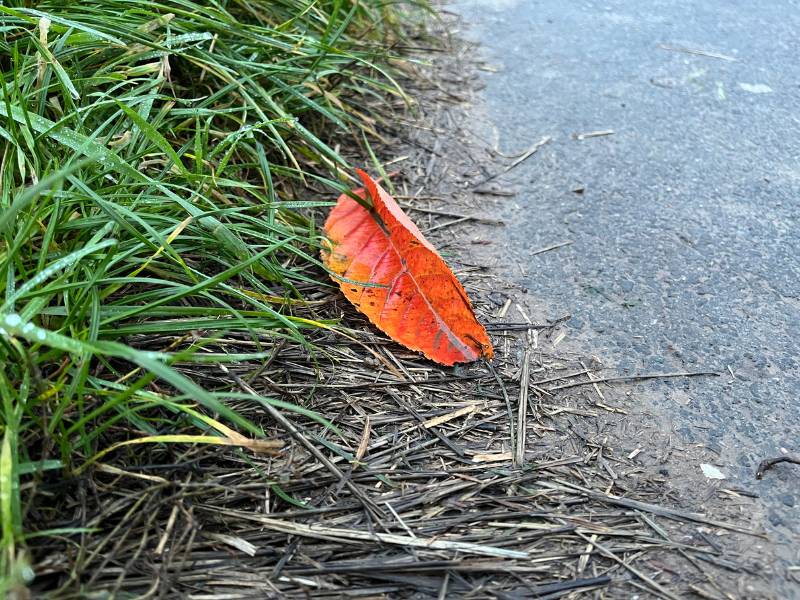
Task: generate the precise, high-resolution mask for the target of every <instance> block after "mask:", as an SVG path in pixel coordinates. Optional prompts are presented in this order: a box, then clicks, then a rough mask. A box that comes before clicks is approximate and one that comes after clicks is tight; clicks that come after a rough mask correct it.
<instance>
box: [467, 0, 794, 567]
mask: <svg viewBox="0 0 800 600" xmlns="http://www.w3.org/2000/svg"><path fill="white" fill-rule="evenodd" d="M451 7H452V8H454V9H455V10H457V11H458V12H459V13H461V14H462V15H463V16H464V17H465V19H466V22H467V24H468V25H469V29H468V30H467V31H465V32H463V33H464V34H465V35H466V37H468V38H469V39H472V40H479V41H480V42H481V43H482V45H483V48H482V50H481V53H482V56H483V58H484V59H485V60H486V61H487V62H488V63H489V64H490V65H493V66H495V67H497V69H498V70H497V72H496V73H487V74H486V76H485V78H484V79H485V83H486V86H487V87H486V89H485V90H484V92H483V93H482V96H483V99H484V101H485V106H486V110H487V112H488V119H489V121H490V122H491V124H492V125H493V126H494V128H495V130H496V132H497V136H498V141H499V145H500V148H501V150H503V151H504V152H512V151H514V150H521V149H525V148H526V147H529V146H531V145H532V144H533V143H534V142H536V141H537V140H538V139H540V138H541V137H542V136H545V135H548V136H552V137H553V141H552V142H551V143H550V144H548V145H546V146H544V147H543V148H541V149H540V150H539V152H538V153H537V154H536V155H535V156H534V157H533V158H531V159H530V160H528V161H526V162H525V163H523V164H522V165H520V166H519V167H517V168H515V169H514V170H513V171H512V172H511V173H510V174H509V175H508V176H506V177H505V178H504V179H503V180H501V181H502V182H503V184H507V185H510V186H514V188H515V189H516V190H517V192H518V195H517V196H516V197H515V198H513V199H511V200H509V203H508V207H507V208H506V209H505V210H506V215H505V216H506V217H507V219H508V221H509V227H508V228H507V229H508V236H509V243H510V247H509V250H508V256H509V257H515V258H516V259H517V260H519V261H520V262H521V264H522V266H523V268H524V270H525V272H526V273H527V275H526V276H521V275H519V270H517V269H512V271H514V272H515V273H517V275H516V277H517V278H518V280H519V282H520V283H521V284H523V285H524V286H525V287H527V288H528V289H529V290H530V294H531V295H533V297H535V298H537V301H538V302H539V303H540V305H541V307H542V310H543V312H544V313H546V314H548V315H550V316H552V317H558V316H561V315H563V314H565V313H570V314H572V315H573V318H572V320H571V321H570V326H571V328H572V331H573V334H574V337H575V338H576V339H578V340H580V343H581V344H582V345H583V346H584V348H585V350H586V351H587V352H591V353H595V354H597V355H598V356H600V357H602V359H603V360H604V361H607V360H610V361H611V362H612V363H615V367H616V368H617V369H618V370H620V371H622V372H626V371H627V372H631V373H633V372H653V371H672V370H701V369H713V370H717V371H724V372H726V373H727V375H726V376H723V377H718V378H708V379H702V380H698V379H695V380H686V381H671V382H665V383H661V384H658V387H657V388H654V389H655V390H656V393H654V394H652V397H651V398H650V399H649V400H646V399H645V400H642V402H648V401H649V402H652V403H653V404H654V405H658V406H657V407H656V408H659V409H660V410H663V411H665V414H666V413H668V414H669V415H670V416H671V419H672V421H673V422H674V423H675V424H676V425H677V429H678V431H679V433H680V434H681V435H682V436H683V437H684V438H685V439H686V440H688V441H689V442H695V443H700V444H704V445H706V446H708V447H709V448H711V449H712V450H713V451H714V452H716V453H717V454H718V456H719V460H718V462H717V465H718V466H719V468H720V470H721V471H722V472H723V473H724V474H725V475H726V476H727V477H728V479H729V483H730V485H735V486H739V487H741V488H744V489H747V490H750V491H752V492H754V493H757V494H759V495H760V500H759V501H760V502H762V503H763V506H764V513H765V516H766V520H767V521H768V522H767V523H766V524H765V526H766V527H767V528H768V529H772V531H773V533H775V535H777V536H779V537H782V538H783V539H784V540H786V541H788V542H790V543H791V542H792V541H794V542H798V540H800V537H798V536H800V467H797V466H791V465H782V466H780V467H776V468H775V469H774V470H773V471H770V472H769V474H768V475H767V476H766V477H765V478H764V480H763V481H760V482H757V481H755V480H754V478H753V473H754V471H755V468H756V466H757V464H758V462H759V461H760V460H761V459H762V458H765V457H771V456H776V455H779V454H780V453H781V452H782V449H785V450H788V451H792V452H800V223H799V222H798V220H799V217H800V42H799V41H798V32H800V3H798V2H790V1H784V2H779V1H773V0H761V1H759V2H730V1H729V0H706V1H705V2H685V1H684V2H682V1H669V2H665V1H659V0H653V1H650V2H641V1H638V0H606V1H603V2H584V1H577V0H576V1H574V2H573V1H569V2H564V1H555V0H542V1H533V0H459V1H457V2H455V3H454V4H452V5H451ZM661 45H663V46H666V47H667V48H670V49H665V48H663V47H661ZM681 49H682V50H684V51H681ZM685 50H691V51H694V50H698V51H705V52H711V53H715V54H716V55H718V56H706V55H701V54H693V53H690V52H687V51H685ZM607 129H611V130H613V131H614V133H613V135H608V136H602V137H591V138H587V139H584V140H578V139H574V137H573V136H574V134H581V133H586V132H592V131H598V130H607ZM579 188H585V189H584V191H583V193H577V192H576V191H574V190H577V189H579ZM514 204H516V205H517V206H516V207H515V206H514ZM564 240H573V242H574V243H573V245H571V246H569V247H566V248H562V249H559V250H556V251H552V252H548V253H546V254H542V255H539V256H536V257H530V256H526V252H527V253H530V251H531V250H533V249H538V248H543V247H546V246H548V245H551V244H554V243H558V242H561V241H564ZM729 369H730V371H729ZM731 372H732V373H733V375H732V376H731ZM643 408H652V407H643ZM797 547H800V543H796V545H795V548H797ZM796 551H797V550H795V551H792V550H791V549H790V551H789V554H787V555H785V558H786V559H788V560H789V561H790V562H791V561H792V560H793V557H792V554H794V553H795V552H796ZM794 558H796V559H797V560H796V561H795V562H800V557H794Z"/></svg>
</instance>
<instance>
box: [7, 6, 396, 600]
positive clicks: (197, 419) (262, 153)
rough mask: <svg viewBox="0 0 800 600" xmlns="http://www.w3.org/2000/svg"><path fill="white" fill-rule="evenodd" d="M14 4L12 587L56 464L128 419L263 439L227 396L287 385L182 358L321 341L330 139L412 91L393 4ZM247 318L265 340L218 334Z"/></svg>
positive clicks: (132, 423) (149, 426)
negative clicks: (228, 380)
mask: <svg viewBox="0 0 800 600" xmlns="http://www.w3.org/2000/svg"><path fill="white" fill-rule="evenodd" d="M11 4H12V5H13V4H15V3H14V2H12V3H11ZM16 4H17V5H18V6H17V7H14V6H8V4H7V3H6V5H4V6H0V32H2V35H1V36H0V73H2V81H0V85H1V86H2V98H0V149H2V152H0V366H1V367H2V368H0V402H1V403H2V404H1V405H0V439H1V440H2V443H1V445H0V521H1V522H2V523H1V524H2V542H1V544H0V577H2V578H3V581H5V585H6V586H11V585H17V584H19V583H21V582H24V581H25V580H26V579H28V578H29V577H30V576H31V573H30V570H29V568H28V566H27V564H28V563H27V559H26V557H25V543H24V540H25V536H26V534H30V533H31V532H32V531H36V532H37V534H38V535H41V534H42V531H41V530H40V529H41V525H42V524H40V523H38V524H35V526H32V524H30V523H27V521H26V510H27V507H28V506H29V505H30V503H32V502H35V498H32V495H34V494H35V489H36V486H35V482H36V480H37V478H41V477H42V476H45V475H53V474H55V473H65V474H69V473H74V472H76V471H77V470H80V469H81V468H82V467H85V466H86V465H87V464H89V463H91V462H92V461H94V460H96V459H97V458H99V454H98V453H101V452H103V450H104V449H106V448H108V447H109V445H110V441H111V439H112V438H111V437H109V436H108V434H109V432H110V431H111V429H112V428H113V429H114V430H115V432H116V433H115V437H114V438H113V439H114V440H115V441H119V439H120V438H119V429H120V428H123V429H124V430H125V431H127V432H128V434H127V435H128V437H129V439H136V438H139V437H144V436H156V435H163V434H165V433H169V432H170V431H175V432H177V431H185V430H186V427H187V425H189V426H193V427H194V428H195V429H196V431H195V433H196V434H197V435H201V436H210V435H222V436H225V435H227V433H226V432H228V433H229V432H230V430H228V429H227V427H228V426H230V427H232V428H233V429H235V430H236V431H238V432H241V433H244V434H246V435H248V436H249V437H259V436H261V435H263V434H262V431H261V430H260V428H259V426H258V425H257V424H256V423H252V422H250V421H248V420H247V419H246V418H245V417H243V416H241V415H240V414H239V413H237V412H236V411H234V410H233V409H232V408H230V407H229V406H228V404H227V403H226V400H229V399H231V398H232V397H235V398H236V402H238V403H241V402H244V401H248V400H249V401H252V402H275V401H274V400H272V399H269V398H250V397H247V396H246V395H244V396H243V395H242V394H238V395H237V396H232V393H231V392H229V391H227V390H208V389H204V388H203V387H201V386H200V385H198V384H197V383H196V382H194V381H192V380H191V379H190V378H188V377H187V376H186V375H184V374H181V372H180V371H179V370H178V369H175V368H174V367H173V366H172V365H173V363H174V362H175V361H177V360H180V361H181V362H182V363H183V364H186V363H191V362H197V363H198V366H202V367H203V368H218V367H216V366H215V363H223V362H232V361H242V360H252V361H258V360H261V359H265V358H266V357H268V356H269V354H270V352H271V349H272V347H273V344H272V343H271V340H278V339H285V340H288V341H290V342H293V343H297V344H306V343H307V342H306V340H305V337H304V331H305V330H306V329H307V328H309V327H311V328H313V327H314V326H315V323H314V321H313V320H309V319H305V318H300V317H298V316H296V313H295V312H294V310H293V307H295V306H302V302H301V293H300V291H299V289H302V288H303V287H308V286H311V285H313V286H320V285H323V284H322V283H320V282H319V274H320V272H321V270H320V267H319V264H318V261H317V259H316V247H317V241H318V239H319V232H318V231H317V230H316V229H315V224H314V222H313V220H312V219H310V218H308V216H307V215H308V211H307V210H306V209H308V208H313V207H316V206H320V205H321V203H320V202H309V201H305V200H306V199H307V198H308V197H309V196H308V194H309V192H308V190H309V189H313V190H316V192H317V193H319V192H324V191H327V195H328V196H330V197H333V196H334V195H335V193H336V191H337V190H340V189H343V188H344V187H346V184H347V181H346V180H345V179H344V176H343V173H344V172H347V171H348V170H349V168H350V167H349V165H347V164H346V162H345V161H344V160H343V159H342V158H341V157H340V156H339V154H338V153H337V152H336V151H335V150H334V149H333V147H332V145H333V144H334V143H335V141H336V140H342V141H343V142H344V143H359V140H360V139H361V135H362V131H363V129H364V128H365V126H364V125H362V121H363V115H365V114H369V113H370V106H371V105H373V104H374V103H375V102H380V101H382V99H383V98H385V97H386V96H387V95H402V92H401V91H400V90H399V88H398V87H397V86H396V84H395V83H394V82H393V81H392V79H391V76H390V74H389V73H388V72H387V71H386V70H385V69H384V68H383V66H385V65H386V64H388V63H387V60H386V56H385V43H384V42H385V39H386V37H385V36H387V35H388V34H390V33H391V27H392V23H393V21H394V19H395V18H396V16H395V14H394V12H393V8H392V7H391V4H387V3H386V2H382V1H379V0H360V1H356V0H231V1H229V2H208V3H205V2H203V3H201V2H193V1H191V0H164V1H162V2H151V1H140V0H136V1H133V0H131V1H124V0H103V1H100V0H95V1H89V2H62V1H56V0H53V1H50V2H37V3H31V2H27V1H25V2H22V1H20V2H16ZM29 6H34V7H35V8H28V7H29ZM382 65H383V66H382ZM313 197H319V196H317V195H315V196H313ZM231 332H236V333H237V335H239V336H246V337H248V338H250V339H252V340H254V341H255V342H256V344H255V347H254V348H253V349H252V351H250V352H248V353H247V354H242V353H229V352H224V351H220V350H219V348H218V346H217V344H216V340H217V339H218V338H220V337H222V336H224V335H227V334H230V333H231ZM201 350H202V352H201ZM156 383H157V384H158V386H157V387H154V384H156ZM165 390H166V391H165ZM198 405H199V406H198ZM282 408H283V409H292V407H291V406H289V405H285V404H284V405H282ZM297 410H300V409H297ZM157 439H160V438H157ZM43 474H44V475H43ZM21 489H24V490H26V491H24V492H21ZM44 533H46V532H44ZM61 533H63V532H61ZM0 593H2V590H0Z"/></svg>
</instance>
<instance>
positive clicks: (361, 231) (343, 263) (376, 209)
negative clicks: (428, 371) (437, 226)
mask: <svg viewBox="0 0 800 600" xmlns="http://www.w3.org/2000/svg"><path fill="white" fill-rule="evenodd" d="M358 174H359V176H360V177H361V179H362V180H363V182H364V186H365V187H364V188H361V189H358V190H355V191H354V193H355V194H356V195H357V196H359V197H360V198H362V199H365V200H366V199H367V198H368V199H369V201H371V204H372V206H373V210H372V211H369V210H367V209H366V208H364V207H363V206H362V205H361V204H359V203H358V202H356V201H355V200H354V199H353V198H351V197H349V196H348V195H347V194H342V196H340V197H339V200H338V202H337V204H336V206H334V207H333V209H331V212H330V215H328V220H327V221H326V222H325V232H326V234H327V236H328V240H329V242H330V245H329V246H328V247H327V248H325V249H323V251H322V260H323V262H324V263H325V265H326V266H327V267H328V268H329V269H330V270H331V272H332V273H333V274H334V275H333V276H332V278H333V280H334V281H336V282H337V283H338V284H339V285H340V287H341V288H342V292H344V295H345V297H346V298H347V299H348V300H349V301H350V302H352V303H353V305H354V306H355V307H356V308H357V309H358V310H359V311H361V312H362V313H364V314H365V315H366V316H367V317H368V318H369V320H370V321H372V323H373V324H375V326H377V327H378V328H379V329H380V330H381V331H383V332H384V333H386V334H387V335H388V336H389V337H391V338H392V339H393V340H395V341H397V342H399V343H401V344H403V345H404V346H406V347H407V348H410V349H411V350H417V351H419V352H422V353H423V354H424V355H425V356H427V357H428V358H430V359H431V360H434V361H436V362H438V363H441V364H444V365H453V364H455V363H461V362H471V361H474V360H477V359H479V358H481V357H486V358H491V357H492V356H493V351H492V343H491V342H490V341H489V336H488V335H487V333H486V329H485V328H484V327H483V325H481V324H480V323H479V322H478V319H477V318H476V317H475V313H474V312H473V311H472V305H471V304H470V301H469V298H468V297H467V294H466V292H465V291H464V288H463V287H462V286H461V284H460V283H459V281H458V279H456V277H455V275H454V274H453V272H452V271H451V270H450V268H449V267H448V266H447V264H446V263H445V262H444V260H443V259H442V257H441V256H439V253H438V252H437V251H436V249H435V248H434V247H433V246H432V245H431V243H430V242H429V241H428V240H426V239H425V236H423V235H422V232H420V230H419V229H418V228H417V226H416V225H414V223H413V222H412V221H411V219H409V218H408V216H406V214H405V213H404V212H403V211H402V209H401V208H400V206H398V204H397V202H396V201H395V199H394V198H392V197H391V196H390V195H389V194H387V193H386V192H385V191H384V190H383V189H382V188H381V187H380V186H379V185H378V184H377V183H376V182H375V181H373V180H372V179H371V178H370V176H369V175H367V174H366V173H364V171H361V170H360V169H359V170H358ZM361 284H368V285H361Z"/></svg>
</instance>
